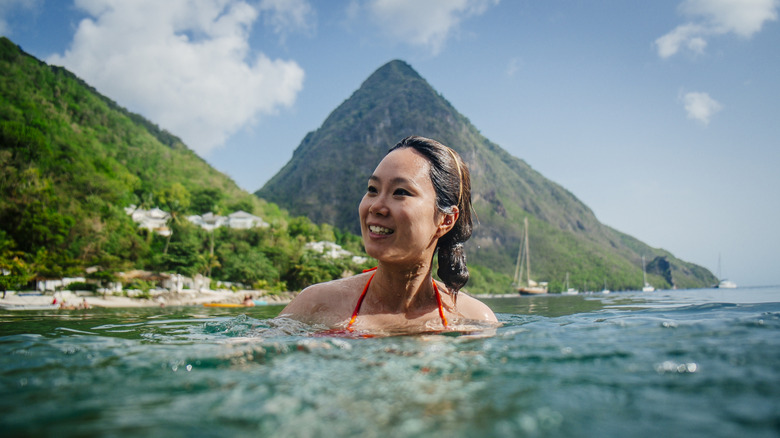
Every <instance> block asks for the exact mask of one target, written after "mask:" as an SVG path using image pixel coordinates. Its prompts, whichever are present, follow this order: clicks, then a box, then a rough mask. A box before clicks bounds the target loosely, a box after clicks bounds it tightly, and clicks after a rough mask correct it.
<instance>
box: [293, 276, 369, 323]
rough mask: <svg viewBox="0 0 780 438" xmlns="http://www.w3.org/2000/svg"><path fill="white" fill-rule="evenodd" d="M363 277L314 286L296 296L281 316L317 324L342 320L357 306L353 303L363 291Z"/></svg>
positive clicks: (342, 279)
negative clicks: (352, 307)
mask: <svg viewBox="0 0 780 438" xmlns="http://www.w3.org/2000/svg"><path fill="white" fill-rule="evenodd" d="M362 277H363V276H362V275H355V276H353V277H348V278H340V279H337V280H332V281H328V282H325V283H318V284H313V285H311V286H309V287H307V288H305V289H304V290H302V291H301V292H300V293H299V294H298V295H296V297H295V298H294V299H293V300H292V301H291V302H290V304H288V305H287V307H285V308H284V309H283V310H282V311H281V313H280V314H279V315H280V316H287V317H291V318H294V319H298V320H301V321H306V322H315V323H330V322H332V321H333V320H336V319H342V318H344V315H345V314H347V313H349V312H351V311H352V309H351V308H350V306H354V305H355V303H354V302H352V301H355V302H357V301H356V300H357V298H358V296H359V294H360V291H361V290H362V289H360V288H361V287H362V286H359V285H360V284H361V281H363V280H361V278H362ZM356 291H357V292H356ZM352 298H354V299H352ZM349 314H351V313H349ZM348 317H349V315H347V318H348Z"/></svg>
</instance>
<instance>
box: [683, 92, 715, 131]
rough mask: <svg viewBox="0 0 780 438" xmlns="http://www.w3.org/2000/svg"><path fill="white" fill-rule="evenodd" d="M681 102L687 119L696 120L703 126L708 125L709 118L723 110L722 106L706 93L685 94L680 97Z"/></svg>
mask: <svg viewBox="0 0 780 438" xmlns="http://www.w3.org/2000/svg"><path fill="white" fill-rule="evenodd" d="M682 101H683V105H684V106H685V112H686V113H688V118H689V119H694V120H698V121H700V122H701V123H703V124H705V125H709V123H710V118H711V117H712V116H713V115H714V114H715V113H717V112H718V111H720V110H722V109H723V105H721V104H720V103H719V102H718V101H716V100H715V99H713V98H711V97H710V95H709V94H707V93H697V92H690V93H685V95H684V96H682Z"/></svg>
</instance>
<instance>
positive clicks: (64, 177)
mask: <svg viewBox="0 0 780 438" xmlns="http://www.w3.org/2000/svg"><path fill="white" fill-rule="evenodd" d="M130 205H136V206H138V207H143V208H152V207H159V208H160V209H162V210H165V211H167V212H169V213H170V214H171V216H172V218H171V220H170V222H169V224H168V227H169V228H170V230H172V234H171V235H170V236H163V235H160V234H157V233H154V232H150V231H146V230H141V229H139V227H138V226H137V225H136V224H135V223H134V222H133V221H132V220H131V218H130V217H129V216H128V214H127V213H126V212H125V210H124V209H125V208H126V207H128V206H130ZM238 210H243V211H246V212H250V213H253V214H255V215H258V216H261V217H262V218H263V219H264V220H265V221H266V222H268V223H270V227H267V228H254V229H250V230H233V229H228V228H220V229H217V230H216V231H215V232H214V233H213V234H209V233H207V232H206V231H204V230H202V229H201V228H199V227H197V226H195V225H193V224H191V223H190V222H188V221H187V220H186V219H185V217H186V216H187V215H190V214H202V213H206V212H214V213H217V214H223V215H226V214H229V213H231V212H234V211H238ZM319 240H330V241H336V242H338V243H340V244H342V245H343V246H345V247H346V248H347V249H348V250H350V251H352V252H354V253H361V252H362V249H361V246H360V242H359V239H357V238H356V237H355V236H353V235H350V234H347V233H341V232H339V231H338V230H336V229H334V228H333V227H331V226H329V225H321V226H317V225H314V224H313V223H312V222H311V221H310V220H309V219H307V218H304V217H298V218H293V217H291V216H289V215H288V214H287V213H286V212H285V211H282V210H280V209H279V208H278V207H277V206H276V205H274V204H270V203H266V202H265V201H262V200H260V199H258V198H256V197H255V196H252V195H251V194H249V193H247V192H245V191H243V190H241V189H240V188H239V187H238V186H236V184H235V183H234V182H233V181H232V180H231V179H230V178H228V177H227V176H225V175H224V174H222V173H220V172H218V171H216V170H215V169H213V168H212V167H211V166H209V165H208V164H207V163H206V162H205V161H203V160H202V159H201V158H199V157H198V156H197V155H195V154H194V153H193V152H192V151H191V150H189V149H188V148H187V147H186V146H185V145H184V144H183V143H182V142H181V140H180V139H179V138H177V137H176V136H174V135H172V134H171V133H169V132H167V131H165V130H164V129H161V128H159V127H158V126H156V125H155V124H154V123H152V122H150V121H148V120H146V119H144V118H143V117H141V116H139V115H137V114H133V113H130V112H128V111H126V110H125V109H123V108H121V107H119V106H118V105H117V104H116V103H114V102H113V101H111V100H110V99H108V98H106V97H105V96H102V95H100V94H99V93H98V92H97V91H96V90H94V89H93V88H92V87H90V86H89V85H87V84H86V83H84V82H83V81H82V80H80V79H79V78H77V77H76V76H75V75H73V74H72V73H70V72H68V71H67V70H65V69H63V68H60V67H54V66H49V65H47V64H45V63H43V62H41V61H39V60H37V59H35V58H34V57H32V56H30V55H28V54H25V53H24V52H22V51H21V50H20V49H19V48H18V47H17V46H16V45H15V44H13V43H12V42H11V41H10V40H8V39H6V38H0V265H2V266H0V267H2V268H3V269H4V270H5V271H6V272H12V273H13V275H6V276H2V277H3V281H4V282H5V283H6V284H4V286H5V287H21V286H20V284H19V283H22V284H23V283H24V282H26V281H27V280H30V279H32V278H57V277H61V276H65V275H83V274H84V272H85V270H86V268H88V267H92V268H93V269H90V272H93V273H92V274H91V275H92V276H93V277H94V278H98V279H103V280H109V279H114V278H115V277H116V273H117V272H119V271H123V270H129V269H146V270H151V271H157V272H176V273H180V274H188V275H192V274H195V273H201V274H208V275H211V276H212V277H213V278H215V279H220V280H226V281H233V282H241V283H244V284H246V285H249V286H252V285H254V286H255V287H262V288H267V289H297V288H300V287H303V286H305V285H307V284H311V283H313V282H316V281H323V280H327V279H330V278H334V277H338V276H340V275H342V273H343V272H344V271H349V270H355V269H359V268H360V266H354V265H353V264H352V263H351V262H350V261H348V260H331V259H326V258H323V257H322V256H320V255H318V254H316V253H312V252H311V251H306V250H304V244H305V243H307V242H312V241H319ZM11 278H14V280H13V281H11V280H10V279H11ZM8 283H15V284H8Z"/></svg>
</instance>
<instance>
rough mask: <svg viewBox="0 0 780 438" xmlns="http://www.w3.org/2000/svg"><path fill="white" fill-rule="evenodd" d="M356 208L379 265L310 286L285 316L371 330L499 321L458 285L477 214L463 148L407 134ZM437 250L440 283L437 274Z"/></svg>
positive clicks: (443, 327) (462, 278)
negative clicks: (465, 246)
mask: <svg viewBox="0 0 780 438" xmlns="http://www.w3.org/2000/svg"><path fill="white" fill-rule="evenodd" d="M358 213H359V216H360V229H361V235H362V237H363V245H364V246H365V249H366V253H368V255H370V256H371V257H374V258H375V259H376V260H377V261H378V266H377V267H376V268H375V269H373V270H370V271H369V272H364V273H363V274H358V275H355V276H352V277H349V278H343V279H338V280H333V281H330V282H327V283H320V284H315V285H312V286H310V287H308V288H306V289H304V290H303V291H302V292H301V293H300V294H298V296H297V297H295V299H294V300H293V301H292V302H290V304H288V305H287V307H285V308H284V309H283V310H282V312H281V313H280V316H285V317H289V318H293V319H296V320H300V321H303V322H306V323H309V324H320V325H325V326H327V327H329V328H331V329H346V330H348V331H352V330H360V331H367V332H371V331H440V330H446V329H450V328H453V327H456V326H458V325H465V324H469V323H473V322H488V323H495V322H497V319H496V316H495V315H494V314H493V312H492V311H491V310H490V308H488V307H487V306H486V305H485V304H483V303H482V302H480V301H478V300H477V299H475V298H473V297H471V296H469V295H466V294H459V293H458V291H460V289H461V288H462V287H463V286H464V285H465V284H466V282H467V281H468V279H469V271H468V268H467V267H466V255H465V253H464V252H463V244H464V243H465V242H466V240H468V239H469V237H471V228H472V222H471V181H470V178H469V171H468V168H467V167H466V164H465V163H464V162H463V160H462V159H461V157H460V156H459V155H458V154H457V152H455V151H453V150H452V149H450V148H449V147H447V146H444V145H443V144H441V143H439V142H437V141H434V140H431V139H427V138H424V137H417V136H411V137H407V138H405V139H403V140H401V141H400V142H399V143H398V144H396V145H395V146H394V147H393V148H391V149H390V151H389V152H388V153H387V155H386V156H385V157H384V159H382V161H381V162H380V163H379V165H378V166H377V167H376V170H374V173H373V174H372V175H371V177H370V178H369V179H368V188H367V190H366V194H365V195H364V196H363V199H362V201H361V202H360V205H359V207H358ZM437 251H438V262H439V268H438V271H437V274H438V275H439V278H441V280H442V282H441V283H440V282H437V281H435V280H433V277H432V275H431V270H432V265H433V256H434V255H435V254H436V252H437ZM442 283H443V284H442Z"/></svg>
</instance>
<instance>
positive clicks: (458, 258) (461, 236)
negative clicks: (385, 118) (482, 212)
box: [390, 136, 472, 298]
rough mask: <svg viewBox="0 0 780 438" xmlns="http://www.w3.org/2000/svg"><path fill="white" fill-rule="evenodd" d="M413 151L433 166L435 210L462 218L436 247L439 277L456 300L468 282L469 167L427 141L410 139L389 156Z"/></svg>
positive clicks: (436, 144)
mask: <svg viewBox="0 0 780 438" xmlns="http://www.w3.org/2000/svg"><path fill="white" fill-rule="evenodd" d="M407 147H410V148H412V149H414V150H416V151H417V152H419V153H420V154H422V155H423V156H424V157H425V158H426V159H427V160H428V161H429V162H430V163H431V170H430V177H431V182H433V187H434V189H435V190H436V207H437V209H438V210H439V211H440V212H441V213H444V214H452V212H453V211H454V210H453V208H452V207H457V208H458V211H459V214H458V219H457V220H456V221H455V225H454V226H453V227H452V229H450V231H449V232H447V234H445V235H444V236H442V237H441V238H440V239H439V242H438V243H437V249H438V253H439V269H438V270H437V271H436V273H437V274H438V275H439V278H441V280H442V281H443V282H444V284H445V285H446V286H447V289H449V290H450V291H451V292H452V293H453V296H455V297H456V298H457V294H458V291H459V290H460V289H461V288H463V286H465V285H466V283H467V282H468V281H469V269H468V267H467V266H466V253H465V251H464V250H463V244H464V243H465V242H466V241H467V240H469V238H470V237H471V229H472V222H471V179H470V176H469V170H468V167H466V164H465V163H464V162H463V160H462V159H461V157H460V155H458V153H457V152H455V151H454V150H452V149H450V148H449V147H447V146H444V145H443V144H441V143H439V142H437V141H435V140H431V139H427V138H424V137H417V136H411V137H406V138H405V139H403V140H401V141H400V142H399V143H398V144H396V145H395V146H393V147H392V148H391V149H390V152H392V151H394V150H396V149H401V148H407Z"/></svg>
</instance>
